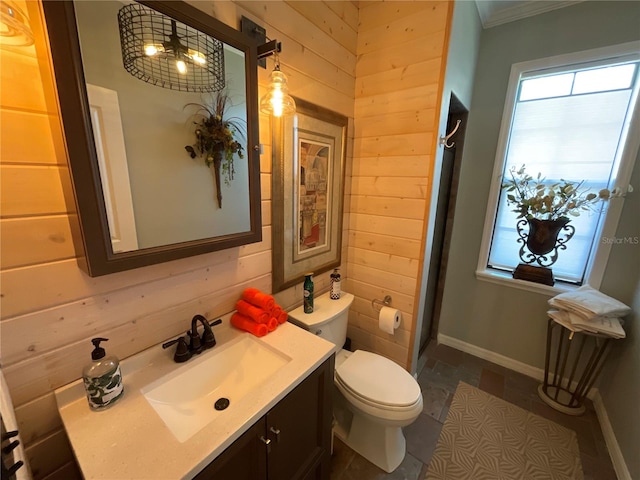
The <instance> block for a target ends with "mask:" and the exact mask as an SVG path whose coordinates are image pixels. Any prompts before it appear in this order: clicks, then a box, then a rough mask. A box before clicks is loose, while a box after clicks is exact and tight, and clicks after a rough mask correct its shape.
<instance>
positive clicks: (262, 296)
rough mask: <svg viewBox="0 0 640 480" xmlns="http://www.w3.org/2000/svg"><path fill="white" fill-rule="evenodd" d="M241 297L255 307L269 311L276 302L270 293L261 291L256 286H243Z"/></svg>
mask: <svg viewBox="0 0 640 480" xmlns="http://www.w3.org/2000/svg"><path fill="white" fill-rule="evenodd" d="M242 299H243V300H246V301H247V302H249V303H250V304H252V305H254V306H256V307H260V308H262V309H263V310H265V311H266V312H269V311H271V310H272V309H273V307H274V305H275V304H276V301H275V300H274V299H273V297H272V296H271V295H267V294H266V293H262V292H261V291H260V290H258V289H257V288H245V289H244V292H242Z"/></svg>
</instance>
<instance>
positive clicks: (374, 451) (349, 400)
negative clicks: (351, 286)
mask: <svg viewBox="0 0 640 480" xmlns="http://www.w3.org/2000/svg"><path fill="white" fill-rule="evenodd" d="M352 302H353V295H351V294H350V293H344V292H343V293H342V296H341V298H340V300H331V299H330V298H329V294H328V293H327V294H324V295H322V296H320V297H318V298H316V299H315V300H314V310H313V313H304V309H303V307H299V308H296V309H295V310H293V311H291V312H289V321H290V322H291V323H293V324H295V325H298V326H299V327H302V328H304V329H306V330H309V331H310V332H312V333H315V334H316V335H319V336H321V337H322V338H324V339H326V340H328V341H330V342H332V343H333V344H335V345H336V347H335V352H336V366H335V368H336V370H335V375H334V382H335V385H336V387H337V390H338V392H339V393H337V392H336V395H334V419H335V425H334V434H335V435H337V436H338V437H339V438H340V439H341V440H342V441H344V442H345V443H346V444H347V445H348V446H349V447H351V448H352V449H353V450H355V451H356V452H358V453H359V454H360V455H362V456H363V457H365V458H366V459H367V460H369V461H370V462H371V463H373V464H375V465H377V466H378V467H380V468H382V469H383V470H384V471H386V472H389V473H390V472H392V471H393V470H395V469H396V468H397V467H398V465H400V463H401V462H402V460H403V459H404V456H405V452H406V444H405V439H404V435H403V434H402V427H404V426H407V425H409V424H411V423H413V422H414V420H416V419H417V418H418V415H420V413H421V412H422V394H421V392H420V386H419V385H418V382H416V380H415V379H414V378H413V377H412V376H411V375H410V374H409V373H408V372H407V371H406V370H404V369H403V368H402V367H400V366H399V365H398V364H396V363H395V362H393V361H391V360H389V359H387V358H385V357H383V356H381V355H377V354H375V353H371V352H365V351H363V350H356V351H355V352H349V351H347V350H343V349H342V346H343V345H344V342H345V340H346V338H347V320H348V317H349V307H350V306H351V303H352Z"/></svg>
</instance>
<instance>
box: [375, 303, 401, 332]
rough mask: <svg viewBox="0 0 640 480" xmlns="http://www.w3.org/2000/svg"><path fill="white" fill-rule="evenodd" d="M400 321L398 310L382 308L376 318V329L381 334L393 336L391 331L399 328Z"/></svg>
mask: <svg viewBox="0 0 640 480" xmlns="http://www.w3.org/2000/svg"><path fill="white" fill-rule="evenodd" d="M400 320H402V314H401V313H400V310H396V309H395V308H391V307H382V308H381V309H380V315H379V316H378V327H379V328H380V330H382V331H383V332H386V333H389V334H393V331H394V330H395V329H396V328H398V327H399V326H400Z"/></svg>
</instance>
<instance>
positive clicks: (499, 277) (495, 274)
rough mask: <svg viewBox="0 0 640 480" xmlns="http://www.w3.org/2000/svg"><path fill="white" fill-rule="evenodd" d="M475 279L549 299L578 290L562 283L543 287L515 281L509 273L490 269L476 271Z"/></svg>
mask: <svg viewBox="0 0 640 480" xmlns="http://www.w3.org/2000/svg"><path fill="white" fill-rule="evenodd" d="M476 278H477V279H478V280H481V281H483V282H489V283H495V284H496V285H503V286H505V287H511V288H517V289H519V290H526V291H528V292H534V293H541V294H543V295H548V296H550V297H554V296H556V295H558V294H560V293H564V292H573V291H575V290H577V289H578V287H577V286H576V285H569V284H566V283H562V282H559V283H556V284H555V285H554V286H552V287H551V286H549V285H543V284H541V283H535V282H528V281H526V280H516V279H515V278H513V277H512V276H511V274H510V273H505V272H501V271H498V270H490V269H485V270H476Z"/></svg>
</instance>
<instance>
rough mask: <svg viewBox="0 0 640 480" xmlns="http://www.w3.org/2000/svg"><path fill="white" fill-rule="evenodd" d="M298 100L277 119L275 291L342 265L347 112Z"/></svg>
mask: <svg viewBox="0 0 640 480" xmlns="http://www.w3.org/2000/svg"><path fill="white" fill-rule="evenodd" d="M295 100H296V114H295V115H292V116H289V117H285V118H283V119H280V120H277V121H275V122H274V124H273V140H274V142H273V159H274V162H273V170H272V200H271V201H272V204H271V211H272V227H271V238H272V243H273V245H272V252H273V253H272V259H273V266H272V271H273V279H272V280H273V291H274V292H279V291H280V290H283V289H285V288H288V287H290V286H292V285H295V284H296V283H301V282H302V281H303V280H304V275H305V274H306V273H308V272H313V273H314V274H316V275H317V274H319V273H322V272H325V271H327V270H330V269H332V268H335V267H337V266H339V265H340V255H341V249H342V203H343V202H342V199H343V192H344V170H345V154H346V143H347V117H345V116H343V115H340V114H338V113H335V112H332V111H330V110H327V109H324V108H322V107H318V106H316V105H313V104H311V103H308V102H305V101H303V100H299V99H295Z"/></svg>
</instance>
